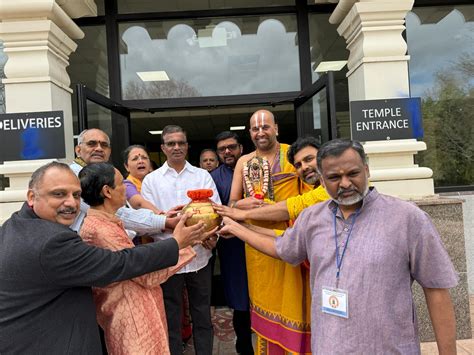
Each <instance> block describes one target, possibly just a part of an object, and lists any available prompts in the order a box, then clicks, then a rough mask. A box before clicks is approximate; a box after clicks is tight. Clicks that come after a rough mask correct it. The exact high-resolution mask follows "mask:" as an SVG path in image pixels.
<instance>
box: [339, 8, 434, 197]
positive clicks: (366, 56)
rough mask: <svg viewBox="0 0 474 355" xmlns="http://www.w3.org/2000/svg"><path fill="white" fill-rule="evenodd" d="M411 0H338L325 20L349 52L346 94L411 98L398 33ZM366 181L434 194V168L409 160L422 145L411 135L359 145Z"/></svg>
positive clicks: (412, 193)
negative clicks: (364, 158)
mask: <svg viewBox="0 0 474 355" xmlns="http://www.w3.org/2000/svg"><path fill="white" fill-rule="evenodd" d="M413 2H414V0H378V1H375V0H365V1H364V0H361V1H360V2H356V1H354V0H340V2H339V4H338V6H337V8H336V10H335V11H334V13H333V14H332V16H331V18H330V22H331V23H339V22H340V25H339V27H338V29H337V31H338V32H339V34H340V35H341V36H343V37H344V38H345V40H346V42H347V48H348V49H349V51H350V55H349V59H348V63H347V67H348V69H349V71H348V73H347V77H348V82H349V98H350V100H351V101H356V100H375V99H390V98H403V97H409V96H410V87H409V77H408V60H409V59H410V57H409V56H408V55H406V52H407V44H406V42H405V40H404V39H403V36H402V32H403V31H404V30H405V25H404V24H405V16H406V14H407V12H408V11H410V10H411V8H412V7H413ZM364 148H365V151H366V152H367V154H368V157H369V165H370V173H371V177H370V180H371V182H372V184H373V185H374V186H376V187H377V188H378V190H379V191H381V192H383V193H387V194H389V195H394V196H399V197H403V198H421V197H426V196H432V195H434V186H433V179H431V176H432V174H433V172H432V171H431V169H429V168H421V167H419V166H418V165H416V164H414V155H415V154H417V152H418V151H421V150H425V149H426V144H425V143H424V142H421V141H417V140H415V139H404V140H392V141H374V142H365V143H364Z"/></svg>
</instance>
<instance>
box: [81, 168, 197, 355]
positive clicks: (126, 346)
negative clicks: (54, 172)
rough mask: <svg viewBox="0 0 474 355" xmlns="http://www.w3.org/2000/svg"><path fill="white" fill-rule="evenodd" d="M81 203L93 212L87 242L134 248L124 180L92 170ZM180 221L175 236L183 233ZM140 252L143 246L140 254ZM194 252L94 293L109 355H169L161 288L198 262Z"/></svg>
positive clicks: (85, 176) (84, 179) (85, 175)
mask: <svg viewBox="0 0 474 355" xmlns="http://www.w3.org/2000/svg"><path fill="white" fill-rule="evenodd" d="M79 178H80V180H81V187H82V198H83V199H84V201H85V202H86V203H87V204H89V205H90V206H91V208H90V209H89V211H88V212H87V217H86V218H85V219H84V224H83V225H82V228H81V230H80V235H81V237H82V239H83V240H84V241H85V242H86V243H88V244H92V245H95V246H97V247H100V248H105V249H110V250H122V249H127V248H133V247H134V245H133V243H132V242H131V240H130V239H129V238H128V236H127V234H126V232H125V230H124V228H123V226H122V222H121V221H120V219H118V218H117V217H116V216H115V212H116V211H117V209H119V208H120V207H122V206H123V205H124V204H125V185H124V184H123V177H122V174H121V173H120V172H119V171H118V170H117V169H115V168H114V167H113V166H112V165H111V164H109V163H97V164H90V165H87V166H86V167H85V168H84V169H82V171H81V172H80V173H79ZM183 223H184V219H182V220H181V221H180V223H179V224H178V226H177V227H176V229H175V233H182V232H183V231H185V230H186V229H189V228H192V227H189V228H188V227H184V225H183ZM139 247H140V246H138V248H139ZM195 255H196V254H195V252H194V250H193V249H192V248H191V247H187V248H185V249H182V250H181V251H180V257H179V260H178V263H177V264H176V265H175V266H173V267H170V268H167V269H164V270H160V271H156V272H153V273H150V274H146V275H143V276H140V277H136V278H134V279H132V280H126V281H121V282H116V283H114V284H111V285H109V286H106V287H103V288H94V289H93V294H94V301H95V304H96V310H97V321H98V323H99V325H100V326H101V327H102V329H103V330H104V333H105V342H106V345H107V350H108V352H109V354H145V353H146V354H157V355H158V354H159V355H162V354H169V346H168V331H167V325H166V315H165V309H164V305H163V295H162V291H161V286H160V284H161V283H163V282H165V281H166V280H167V279H168V277H170V276H171V275H173V274H174V273H175V272H176V271H178V270H179V269H180V268H182V267H183V266H185V265H186V264H187V263H189V262H190V261H191V259H192V258H193V257H194V256H195Z"/></svg>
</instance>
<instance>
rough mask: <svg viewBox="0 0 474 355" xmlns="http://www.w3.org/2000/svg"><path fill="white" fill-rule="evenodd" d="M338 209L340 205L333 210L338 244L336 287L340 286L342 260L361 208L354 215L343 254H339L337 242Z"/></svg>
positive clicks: (335, 241) (337, 248)
mask: <svg viewBox="0 0 474 355" xmlns="http://www.w3.org/2000/svg"><path fill="white" fill-rule="evenodd" d="M337 209H338V207H335V208H334V210H333V213H334V243H335V244H336V288H338V287H339V275H340V273H341V267H342V261H343V259H344V255H345V254H346V249H347V244H349V239H350V238H351V235H352V229H353V228H354V223H355V220H356V218H357V216H358V215H359V212H360V209H357V210H356V211H355V213H354V214H353V215H352V220H351V227H350V229H349V234H348V235H347V238H346V242H345V243H344V249H343V250H342V254H341V255H340V256H339V245H338V243H337V217H336V214H337Z"/></svg>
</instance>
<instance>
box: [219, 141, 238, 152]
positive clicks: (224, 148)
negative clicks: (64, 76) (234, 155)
mask: <svg viewBox="0 0 474 355" xmlns="http://www.w3.org/2000/svg"><path fill="white" fill-rule="evenodd" d="M237 148H239V144H237V143H235V144H229V145H224V146H222V147H218V148H217V151H218V152H219V153H225V151H226V150H227V149H229V150H230V151H232V150H236V149H237Z"/></svg>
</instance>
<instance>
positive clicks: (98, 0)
mask: <svg viewBox="0 0 474 355" xmlns="http://www.w3.org/2000/svg"><path fill="white" fill-rule="evenodd" d="M95 3H96V5H97V15H98V16H103V15H105V8H104V0H95Z"/></svg>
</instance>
